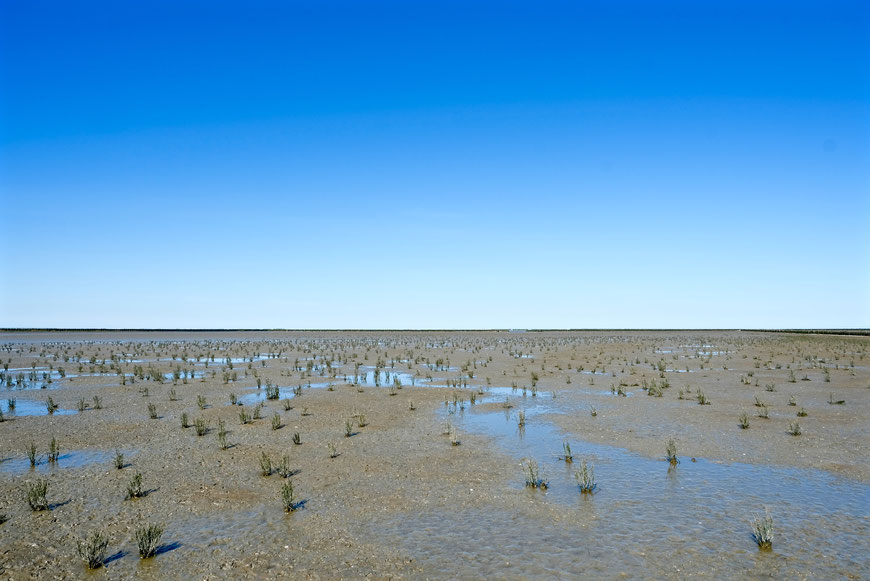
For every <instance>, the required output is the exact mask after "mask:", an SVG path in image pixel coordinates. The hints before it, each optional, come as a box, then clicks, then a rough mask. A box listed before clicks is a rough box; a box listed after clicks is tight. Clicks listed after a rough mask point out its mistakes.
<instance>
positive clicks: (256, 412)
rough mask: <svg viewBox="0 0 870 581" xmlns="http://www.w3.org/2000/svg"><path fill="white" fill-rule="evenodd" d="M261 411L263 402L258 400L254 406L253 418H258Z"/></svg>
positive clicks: (260, 415)
mask: <svg viewBox="0 0 870 581" xmlns="http://www.w3.org/2000/svg"><path fill="white" fill-rule="evenodd" d="M262 411H263V402H260V403H258V404H257V405H255V406H254V414H253V419H255V420H259V419H260V418H261V417H262Z"/></svg>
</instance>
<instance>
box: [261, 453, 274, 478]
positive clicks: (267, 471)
mask: <svg viewBox="0 0 870 581" xmlns="http://www.w3.org/2000/svg"><path fill="white" fill-rule="evenodd" d="M260 474H262V475H263V476H271V475H272V460H271V459H270V458H269V456H267V455H266V453H265V452H262V453H261V454H260Z"/></svg>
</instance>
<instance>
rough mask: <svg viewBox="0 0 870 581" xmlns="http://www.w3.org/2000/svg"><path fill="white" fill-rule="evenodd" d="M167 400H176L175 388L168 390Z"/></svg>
mask: <svg viewBox="0 0 870 581" xmlns="http://www.w3.org/2000/svg"><path fill="white" fill-rule="evenodd" d="M169 401H178V394H177V393H175V388H174V387H173V388H172V389H170V390H169Z"/></svg>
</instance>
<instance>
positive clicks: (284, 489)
mask: <svg viewBox="0 0 870 581" xmlns="http://www.w3.org/2000/svg"><path fill="white" fill-rule="evenodd" d="M281 504H282V505H283V506H284V511H285V512H293V511H294V510H296V509H297V508H299V505H298V504H297V502H296V497H295V494H294V492H293V481H292V480H287V481H285V482H284V484H282V485H281Z"/></svg>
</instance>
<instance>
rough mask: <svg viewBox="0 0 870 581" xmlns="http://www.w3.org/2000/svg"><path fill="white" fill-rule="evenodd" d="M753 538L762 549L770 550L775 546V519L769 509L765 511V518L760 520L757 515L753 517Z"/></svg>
mask: <svg viewBox="0 0 870 581" xmlns="http://www.w3.org/2000/svg"><path fill="white" fill-rule="evenodd" d="M752 538H754V539H755V542H756V544H757V545H758V547H759V548H760V549H769V548H770V547H771V545H773V518H772V517H771V516H770V511H769V510H768V509H766V508H765V509H764V516H763V517H761V518H759V516H758V515H757V514H756V515H754V516H753V517H752Z"/></svg>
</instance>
